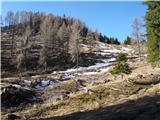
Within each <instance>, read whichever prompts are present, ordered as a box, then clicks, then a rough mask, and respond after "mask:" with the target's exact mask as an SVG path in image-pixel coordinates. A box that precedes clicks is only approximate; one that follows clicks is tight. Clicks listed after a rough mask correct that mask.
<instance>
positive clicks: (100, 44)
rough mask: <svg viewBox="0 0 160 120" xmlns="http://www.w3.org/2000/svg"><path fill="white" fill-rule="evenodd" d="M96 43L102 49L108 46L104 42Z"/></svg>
mask: <svg viewBox="0 0 160 120" xmlns="http://www.w3.org/2000/svg"><path fill="white" fill-rule="evenodd" d="M96 43H97V45H98V46H99V47H102V48H104V47H105V46H106V45H105V44H104V43H103V42H100V41H96Z"/></svg>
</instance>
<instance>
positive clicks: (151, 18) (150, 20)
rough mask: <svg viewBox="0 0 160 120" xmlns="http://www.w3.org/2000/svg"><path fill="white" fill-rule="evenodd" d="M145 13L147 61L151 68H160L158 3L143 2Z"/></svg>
mask: <svg viewBox="0 0 160 120" xmlns="http://www.w3.org/2000/svg"><path fill="white" fill-rule="evenodd" d="M145 4H146V5H147V6H148V9H147V12H146V16H145V18H146V29H147V46H148V61H149V62H150V63H151V64H152V65H153V66H160V2H159V1H148V2H145Z"/></svg>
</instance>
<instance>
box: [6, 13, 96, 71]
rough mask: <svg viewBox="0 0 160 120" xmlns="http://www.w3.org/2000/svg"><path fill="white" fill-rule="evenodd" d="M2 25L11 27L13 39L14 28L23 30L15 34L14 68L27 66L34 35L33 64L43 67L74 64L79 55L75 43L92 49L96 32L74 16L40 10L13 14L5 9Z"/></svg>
mask: <svg viewBox="0 0 160 120" xmlns="http://www.w3.org/2000/svg"><path fill="white" fill-rule="evenodd" d="M5 27H8V29H9V30H12V33H13V38H12V40H14V42H15V41H16V40H15V39H14V34H16V33H15V31H16V29H19V28H22V29H23V31H22V34H21V35H19V38H20V40H21V44H20V46H19V48H18V50H17V49H16V50H17V52H16V53H17V55H16V56H17V57H16V61H17V68H18V70H21V69H23V68H27V63H28V62H29V60H30V58H29V57H31V55H29V54H30V51H31V46H33V45H32V44H33V37H34V36H38V37H39V40H38V43H41V49H40V50H39V57H38V60H37V67H38V68H39V67H40V68H44V69H45V70H46V69H47V68H48V67H53V66H55V65H57V64H61V65H62V66H63V65H65V64H67V63H71V64H74V65H76V63H77V62H78V57H79V54H80V53H79V44H80V43H85V44H88V45H89V46H90V49H92V46H93V44H94V42H93V41H95V40H96V37H97V36H98V34H99V33H97V32H93V31H92V30H90V29H88V28H87V27H86V25H85V24H84V23H82V22H81V21H80V20H78V19H73V18H70V17H67V18H66V17H65V16H63V17H60V16H54V15H53V14H48V15H45V14H44V13H40V12H37V13H33V12H26V11H22V12H16V13H13V12H12V11H9V12H8V14H7V16H6V17H5Z"/></svg>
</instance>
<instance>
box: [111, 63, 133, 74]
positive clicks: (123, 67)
mask: <svg viewBox="0 0 160 120" xmlns="http://www.w3.org/2000/svg"><path fill="white" fill-rule="evenodd" d="M111 73H112V74H113V75H115V74H120V73H125V74H130V73H131V68H130V66H129V65H128V63H126V62H120V63H118V64H117V65H116V66H115V67H114V68H113V70H112V71H111Z"/></svg>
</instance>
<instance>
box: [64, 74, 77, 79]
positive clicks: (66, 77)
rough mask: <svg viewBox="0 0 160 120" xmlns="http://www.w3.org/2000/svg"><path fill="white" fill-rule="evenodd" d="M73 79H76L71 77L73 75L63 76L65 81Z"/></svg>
mask: <svg viewBox="0 0 160 120" xmlns="http://www.w3.org/2000/svg"><path fill="white" fill-rule="evenodd" d="M71 78H75V76H74V75H71V74H64V76H63V79H64V80H68V79H71Z"/></svg>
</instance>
